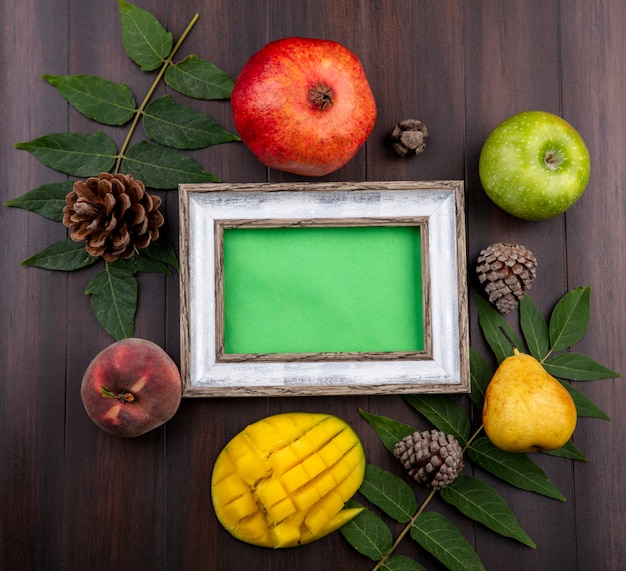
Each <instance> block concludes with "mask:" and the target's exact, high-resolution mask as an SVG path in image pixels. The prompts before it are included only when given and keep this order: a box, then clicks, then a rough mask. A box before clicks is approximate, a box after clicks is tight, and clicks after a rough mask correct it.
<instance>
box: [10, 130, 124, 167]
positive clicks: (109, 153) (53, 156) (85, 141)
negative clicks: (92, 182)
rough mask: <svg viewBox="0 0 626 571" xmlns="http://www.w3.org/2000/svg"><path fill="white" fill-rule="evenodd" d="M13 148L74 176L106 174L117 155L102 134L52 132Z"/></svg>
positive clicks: (112, 143) (110, 142)
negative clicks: (26, 152)
mask: <svg viewBox="0 0 626 571" xmlns="http://www.w3.org/2000/svg"><path fill="white" fill-rule="evenodd" d="M15 148H16V149H22V150H24V151H28V152H29V153H30V154H31V155H33V156H34V157H35V158H36V159H38V160H39V161H41V162H42V163H43V164H44V165H46V166H48V167H50V168H53V169H55V170H57V171H60V172H63V173H65V174H70V175H73V176H78V177H89V176H97V175H98V174H99V173H101V172H108V171H110V170H111V169H112V168H113V165H114V163H115V156H116V153H117V151H116V149H115V143H114V142H113V141H112V140H111V139H110V138H109V137H108V136H107V135H106V134H105V133H103V132H102V131H98V133H97V134H96V135H87V134H84V133H53V134H51V135H44V136H43V137H39V138H38V139H33V140H32V141H28V142H24V143H16V144H15Z"/></svg>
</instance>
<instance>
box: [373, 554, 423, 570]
mask: <svg viewBox="0 0 626 571" xmlns="http://www.w3.org/2000/svg"><path fill="white" fill-rule="evenodd" d="M380 569H381V571H426V569H425V568H424V567H422V566H421V565H420V564H419V563H418V562H417V561H414V560H413V559H411V558H410V557H406V556H405V555H393V556H392V557H389V559H387V560H386V561H385V563H383V566H382V567H381V568H380Z"/></svg>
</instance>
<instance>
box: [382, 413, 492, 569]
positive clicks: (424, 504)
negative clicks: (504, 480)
mask: <svg viewBox="0 0 626 571" xmlns="http://www.w3.org/2000/svg"><path fill="white" fill-rule="evenodd" d="M482 430H483V425H482V424H481V425H480V426H479V427H478V429H477V430H476V431H475V432H474V434H472V435H471V436H470V438H469V440H468V441H467V442H466V443H465V446H463V450H462V453H463V454H465V451H466V450H467V449H468V448H469V447H470V446H471V445H472V442H474V440H476V438H477V437H478V435H479V434H480V433H481V432H482ZM436 493H437V490H432V491H431V492H430V494H428V496H427V497H426V499H425V500H424V501H423V502H422V505H421V506H420V507H419V509H418V510H417V512H416V513H415V515H414V516H413V517H412V518H411V520H410V521H409V523H407V524H406V526H405V527H404V529H403V530H402V531H401V532H400V534H399V535H398V537H397V538H396V540H395V541H394V542H393V545H392V546H391V549H390V550H389V551H388V552H387V553H385V555H384V556H383V558H382V559H381V560H380V561H379V562H378V563H377V564H376V567H374V569H372V571H379V570H380V569H382V566H383V565H384V564H385V561H387V559H388V558H389V557H390V556H391V554H392V553H393V552H394V550H395V549H396V547H398V545H399V544H400V542H401V541H402V540H403V539H404V536H405V535H406V534H407V533H409V531H410V530H411V528H412V527H413V525H414V524H415V521H416V520H417V518H418V517H419V516H420V515H421V514H422V512H423V511H424V510H425V509H426V506H427V505H428V504H429V503H430V501H431V500H432V499H433V498H434V497H435V494H436Z"/></svg>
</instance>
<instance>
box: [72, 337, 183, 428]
mask: <svg viewBox="0 0 626 571" xmlns="http://www.w3.org/2000/svg"><path fill="white" fill-rule="evenodd" d="M80 395H81V398H82V401H83V405H84V406H85V410H86V411H87V414H88V415H89V417H90V418H91V420H93V421H94V422H95V423H96V425H98V426H99V427H100V428H101V429H102V430H104V431H106V432H110V433H111V434H115V435H116V436H124V437H131V436H139V435H141V434H144V433H146V432H148V431H149V430H152V429H154V428H156V427H158V426H161V425H162V424H163V423H165V422H167V421H168V420H169V419H170V418H172V416H174V414H175V413H176V411H177V410H178V407H179V405H180V400H181V397H182V382H181V377H180V372H179V370H178V367H177V366H176V364H175V363H174V361H173V360H172V359H171V358H170V356H169V355H168V354H167V353H166V352H165V351H164V350H163V349H162V348H161V347H159V346H158V345H157V344H155V343H153V342H152V341H148V340H146V339H139V338H129V339H123V340H121V341H117V342H116V343H113V344H112V345H109V346H108V347H107V348H105V349H103V350H102V351H101V352H100V353H98V355H96V356H95V357H94V359H93V360H92V361H91V363H90V364H89V366H88V367H87V370H86V371H85V374H84V376H83V380H82V384H81V388H80Z"/></svg>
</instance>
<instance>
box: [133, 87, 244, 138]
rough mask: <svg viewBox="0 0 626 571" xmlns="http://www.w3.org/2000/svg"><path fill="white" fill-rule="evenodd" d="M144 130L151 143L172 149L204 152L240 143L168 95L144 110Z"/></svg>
mask: <svg viewBox="0 0 626 571" xmlns="http://www.w3.org/2000/svg"><path fill="white" fill-rule="evenodd" d="M143 128H144V130H145V131H146V134H147V135H148V137H150V138H151V139H152V140H153V141H155V142H157V143H159V144H161V145H165V146H167V147H173V148H175V149H203V148H205V147H209V146H211V145H219V144H221V143H227V142H229V141H239V140H240V139H239V137H238V136H237V135H233V134H232V133H229V132H228V131H226V130H225V129H222V128H221V127H220V126H219V125H218V124H217V123H216V122H215V121H213V119H211V118H210V117H208V116H207V115H205V114H204V113H201V112H200V111H196V110H195V109H191V107H187V106H186V105H181V104H180V103H177V102H176V101H175V100H174V98H173V97H172V96H171V95H165V96H163V97H160V98H159V99H155V100H154V101H153V102H152V103H150V104H149V105H148V106H147V107H146V109H145V111H144V112H143Z"/></svg>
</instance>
